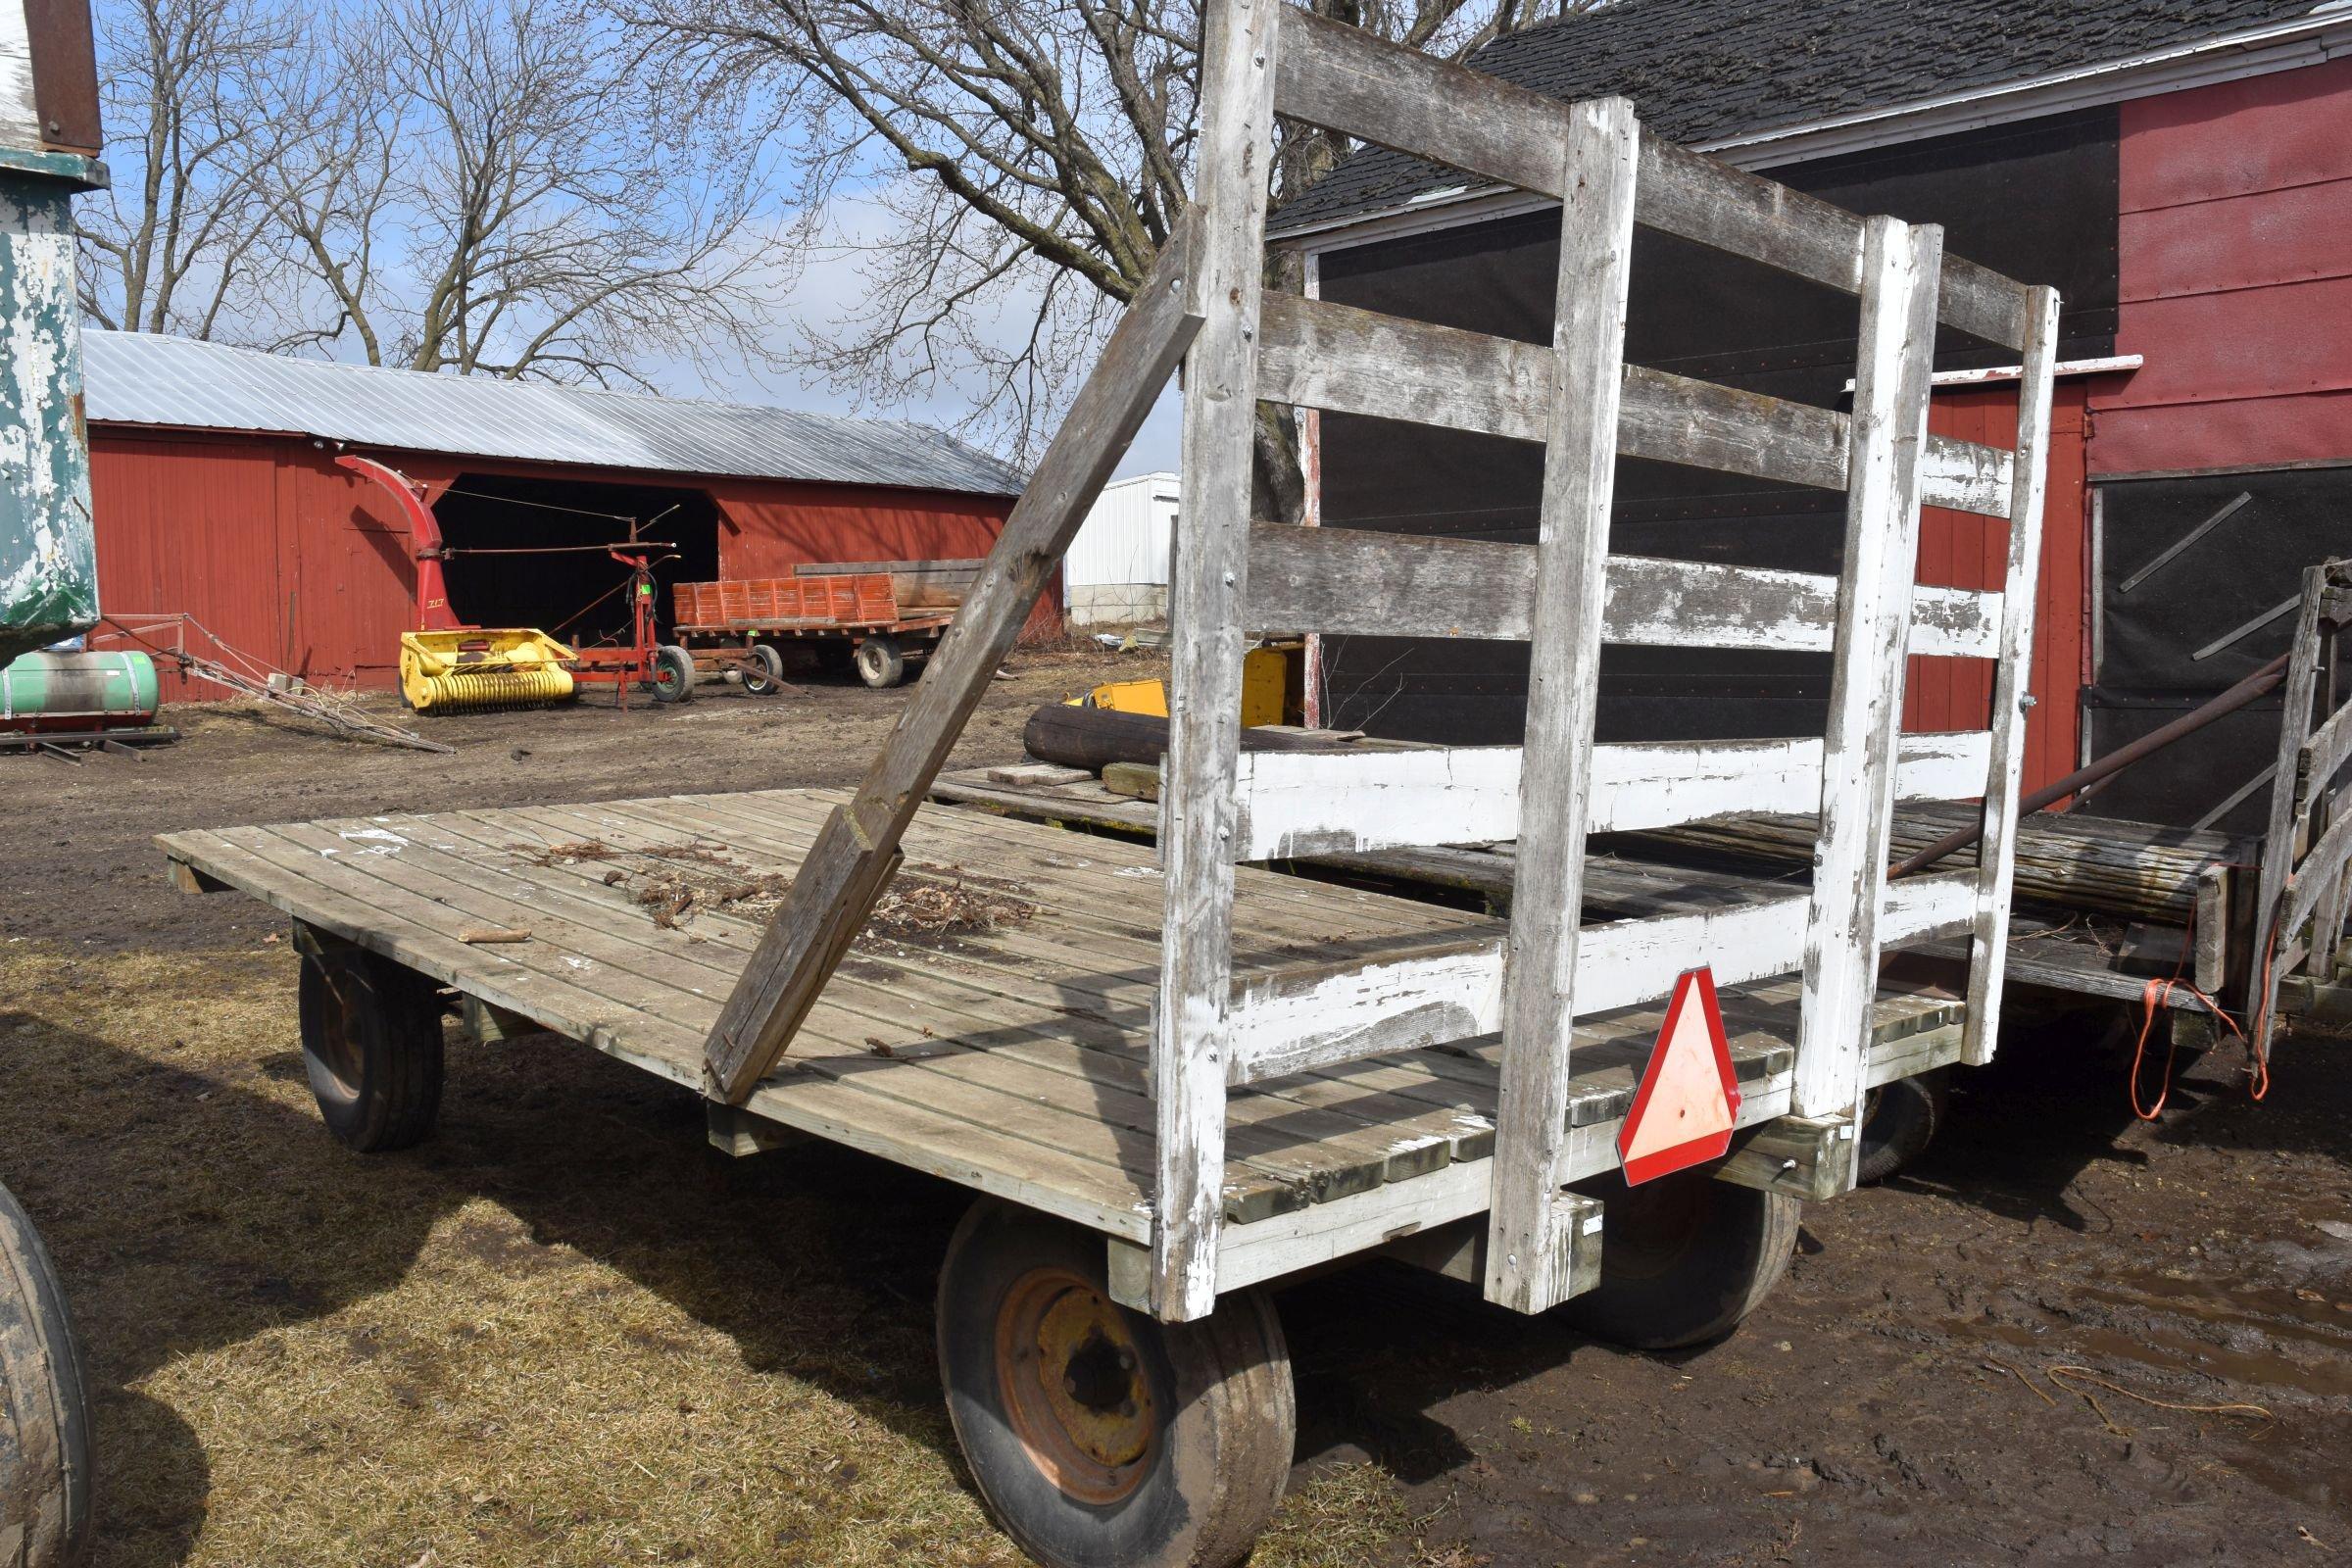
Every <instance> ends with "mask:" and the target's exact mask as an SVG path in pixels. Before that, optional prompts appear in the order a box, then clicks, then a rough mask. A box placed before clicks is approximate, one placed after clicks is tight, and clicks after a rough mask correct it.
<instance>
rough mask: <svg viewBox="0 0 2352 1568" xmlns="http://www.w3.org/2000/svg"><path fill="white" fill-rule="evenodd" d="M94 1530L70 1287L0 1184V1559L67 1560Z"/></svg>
mask: <svg viewBox="0 0 2352 1568" xmlns="http://www.w3.org/2000/svg"><path fill="white" fill-rule="evenodd" d="M89 1535H90V1406H89V1394H88V1385H87V1382H86V1380H85V1379H84V1377H83V1375H82V1369H81V1348H80V1347H79V1345H78V1344H76V1343H75V1341H74V1338H73V1320H72V1319H71V1318H70V1317H69V1316H68V1315H67V1312H66V1298H65V1293H64V1292H62V1291H61V1290H59V1289H58V1284H57V1270H56V1267H55V1266H54V1265H53V1264H52V1263H51V1262H50V1261H49V1251H48V1249H46V1248H44V1247H43V1246H42V1245H41V1238H40V1236H39V1235H38V1234H37V1233H36V1232H35V1231H34V1230H33V1228H32V1221H30V1220H29V1219H27V1218H25V1210H24V1209H22V1208H20V1207H18V1206H17V1201H16V1199H15V1198H13V1197H11V1196H10V1195H9V1191H8V1189H7V1188H5V1187H0V1568H66V1565H67V1564H70V1563H74V1562H78V1561H79V1560H80V1559H81V1557H82V1554H83V1550H84V1548H85V1547H86V1546H87V1545H88V1544H89Z"/></svg>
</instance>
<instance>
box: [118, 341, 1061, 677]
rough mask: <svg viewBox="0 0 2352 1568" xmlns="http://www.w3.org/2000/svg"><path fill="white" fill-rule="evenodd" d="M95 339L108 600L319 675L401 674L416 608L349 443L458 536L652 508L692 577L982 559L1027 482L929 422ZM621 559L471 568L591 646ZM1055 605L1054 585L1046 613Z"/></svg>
mask: <svg viewBox="0 0 2352 1568" xmlns="http://www.w3.org/2000/svg"><path fill="white" fill-rule="evenodd" d="M82 342H83V355H84V378H85V381H86V387H87V391H86V397H87V406H88V414H89V423H90V470H91V472H90V490H91V503H92V512H93V515H94V517H95V522H96V528H97V536H98V582H99V593H100V602H101V603H102V604H103V605H104V607H105V608H106V610H107V611H108V613H115V614H121V613H141V612H149V613H171V612H177V613H186V614H189V615H192V616H193V617H195V619H197V620H198V621H199V622H201V623H202V624H203V625H204V626H205V627H206V628H207V629H208V630H210V631H211V632H213V633H214V634H216V635H217V636H219V637H220V638H221V640H223V641H224V642H226V643H228V644H230V645H232V646H234V647H235V648H237V649H239V650H242V651H243V652H244V653H246V654H249V655H251V656H252V657H254V658H255V659H258V660H260V661H263V662H266V663H268V664H270V665H272V666H274V667H276V668H280V669H285V670H290V671H293V672H295V673H297V674H300V675H303V676H306V677H308V678H310V679H312V680H317V681H336V682H341V681H349V680H356V681H357V682H358V683H359V684H361V685H363V686H389V685H391V684H392V683H393V677H394V673H395V667H396V665H397V662H398V659H399V649H400V634H401V632H402V631H404V630H407V629H411V628H413V627H414V626H415V625H416V624H417V618H416V617H417V607H416V563H415V559H414V555H413V552H412V549H411V545H410V540H409V537H408V533H407V530H406V528H405V526H404V525H403V523H402V521H401V519H400V517H399V515H398V511H397V508H396V507H395V506H394V504H393V500H392V498H391V497H390V496H389V495H387V494H386V493H385V492H384V491H383V490H381V489H380V488H378V487H377V486H375V485H374V484H372V483H370V482H368V481H367V480H365V479H362V478H360V477H359V476H357V475H355V474H353V473H350V472H348V471H346V470H344V469H341V468H338V467H336V466H335V464H334V459H335V458H336V457H337V456H338V455H339V454H341V453H344V452H356V453H361V454H364V455H366V456H368V457H370V458H373V459H375V460H377V461H379V462H381V463H384V464H386V465H388V466H391V467H393V468H396V469H398V470H399V471H400V472H401V473H403V474H405V475H407V476H408V477H409V478H410V479H412V480H415V481H417V482H418V483H420V484H421V485H423V486H424V489H425V496H426V498H427V500H428V501H429V502H430V503H431V505H432V508H433V511H434V515H435V516H436V518H437V519H438V520H439V522H440V525H441V529H442V532H443V534H444V536H445V537H446V539H447V541H448V543H449V544H450V545H451V547H452V548H455V549H467V548H470V549H476V550H519V549H524V548H535V547H543V546H549V545H562V546H573V547H577V546H590V547H593V546H595V545H597V544H601V543H604V542H607V541H615V540H619V539H621V538H623V537H625V536H626V534H627V532H628V530H629V529H630V528H631V527H635V528H636V529H638V530H639V535H640V537H643V538H647V539H655V540H662V541H664V542H667V543H669V544H671V545H672V546H673V547H674V549H675V553H676V555H677V557H678V559H677V560H675V561H672V562H670V563H668V564H665V565H664V566H662V568H661V570H662V575H663V577H664V579H665V580H674V581H702V580H708V579H711V578H717V577H751V576H762V575H776V574H781V573H783V572H785V571H787V570H789V569H790V568H791V567H793V566H795V565H798V564H805V563H814V562H835V561H907V560H932V559H951V560H953V559H961V558H968V557H973V556H981V555H985V554H987V552H988V550H989V547H990V546H991V545H992V544H994V542H995V540H996V536H997V533H998V530H999V529H1000V528H1001V527H1002V526H1003V525H1004V521H1005V515H1006V514H1007V513H1008V512H1009V511H1010V510H1011V506H1012V501H1013V498H1014V497H1015V496H1016V495H1017V494H1018V492H1019V490H1020V487H1021V484H1022V477H1021V475H1020V474H1019V473H1018V472H1017V471H1015V470H1014V469H1012V468H1011V467H1009V466H1006V465H1005V464H1003V463H1001V462H999V461H997V460H996V459H994V458H992V457H990V456H988V455H987V454H986V453H984V452H981V451H978V450H977V449H975V448H973V447H971V446H968V445H966V444H965V443H963V442H960V441H957V440H956V439H955V438H953V437H951V436H948V435H945V434H942V433H941V432H939V431H936V430H931V429H926V428H923V427H921V426H919V425H913V424H903V423H896V422H890V421H883V420H873V419H852V418H840V417H830V416H825V415H814V414H797V413H793V412H790V411H787V410H783V409H774V408H762V407H748V406H741V405H728V404H717V403H703V402H690V401H684V400H677V399H668V398H656V397H647V396H641V395H636V394H630V393H619V392H603V391H595V390H589V389H584V388H579V387H560V386H550V385H545V384H541V383H533V382H517V381H503V380H489V379H481V378H472V377H457V376H444V375H427V374H423V373H420V372H417V371H412V370H385V369H373V368H364V367H357V366H347V365H333V364H327V363H324V362H320V361H313V360H292V359H286V358H282V357H279V356H275V355H270V354H261V353H256V352H254V351H252V350H248V349H236V348H229V347H225V346H223V345H220V344H214V343H200V342H195V341H192V340H189V339H185V338H172V337H159V336H154V335H150V334H145V333H127V332H107V331H95V330H93V331H88V332H85V333H84V335H83V340H82ZM623 575H624V573H623V568H621V567H620V566H618V565H616V564H614V563H613V561H611V560H610V559H609V558H608V557H606V556H605V555H603V554H602V553H601V552H600V551H597V550H595V549H593V548H588V549H573V550H571V551H569V552H567V553H564V554H517V555H480V556H464V557H459V558H458V559H456V560H453V561H452V562H451V563H450V564H449V578H450V592H451V598H452V600H453V601H454V603H455V606H456V609H457V612H458V613H459V614H460V615H462V616H463V617H464V618H466V619H467V620H469V621H472V622H474V623H476V624H479V625H490V626H535V627H539V628H541V629H544V630H547V631H550V632H559V628H561V631H560V632H559V634H560V635H568V636H571V637H573V638H576V639H577V640H580V641H586V642H594V641H598V640H600V639H603V638H607V637H616V636H617V635H618V634H620V633H622V632H624V631H625V629H626V627H627V624H628V609H627V606H626V604H625V602H624V601H623V600H622V598H621V596H620V595H619V594H618V593H617V592H616V589H617V588H618V586H619V585H620V584H621V582H622V581H623ZM660 605H661V613H662V614H663V615H666V614H667V613H668V596H667V595H666V594H663V595H662V597H661V600H660ZM1057 614H1058V611H1057V608H1056V607H1055V605H1054V604H1053V603H1052V602H1049V603H1048V604H1046V605H1042V606H1041V607H1040V612H1039V616H1038V617H1037V620H1036V622H1035V623H1034V624H1035V625H1036V627H1038V628H1039V629H1042V628H1044V627H1045V626H1046V625H1047V624H1049V623H1050V622H1053V621H1054V620H1055V619H1056V618H1057ZM166 695H167V696H172V695H175V694H174V693H172V692H171V691H169V690H167V693H166ZM187 695H202V694H198V693H191V694H187Z"/></svg>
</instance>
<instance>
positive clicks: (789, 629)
mask: <svg viewBox="0 0 2352 1568" xmlns="http://www.w3.org/2000/svg"><path fill="white" fill-rule="evenodd" d="M980 565H981V564H980V563H979V562H977V561H859V562H839V563H829V564H818V565H809V566H801V567H797V568H795V569H794V571H793V573H792V574H791V575H790V576H786V577H752V578H739V579H733V580H728V581H722V582H682V583H678V584H677V585H675V587H674V588H673V589H672V590H671V594H672V600H673V612H674V613H673V618H674V621H675V624H676V631H677V637H678V641H679V642H680V643H681V644H682V645H684V647H685V648H686V650H687V651H688V653H689V654H690V655H692V656H693V657H694V658H695V660H696V662H697V663H698V664H706V663H711V664H712V667H716V666H715V664H714V663H713V661H714V660H718V659H721V658H728V657H731V658H733V659H736V660H744V659H749V660H751V661H753V662H756V663H757V664H758V665H759V671H758V673H757V674H755V675H753V676H751V677H749V680H748V683H749V684H750V685H751V687H752V689H753V690H754V691H755V692H756V693H758V692H766V691H773V690H775V688H776V683H777V682H779V681H780V680H781V679H782V678H783V673H784V659H783V655H782V653H781V652H780V649H781V648H783V647H786V646H790V645H793V644H812V645H814V647H815V650H816V652H817V654H818V657H819V658H820V659H821V658H822V657H823V656H824V654H825V652H826V651H827V650H832V649H838V650H840V651H841V652H842V653H843V654H845V655H846V656H847V659H848V662H849V663H850V665H851V667H853V668H854V669H856V670H857V672H858V679H860V680H862V681H864V682H865V684H866V685H868V686H872V687H877V688H883V687H891V686H896V685H898V684H899V683H900V682H901V681H903V680H905V679H906V678H907V668H908V666H909V665H910V664H915V663H920V662H923V661H925V660H927V659H929V658H930V657H931V652H932V650H933V649H934V648H936V647H937V646H938V645H939V639H940V638H941V637H942V636H943V635H945V634H946V632H947V629H948V625H949V623H950V622H952V621H953V620H954V619H955V618H956V607H957V606H958V605H960V604H962V603H963V596H964V594H965V593H966V592H968V591H969V589H970V585H971V582H972V579H973V578H974V577H976V576H977V575H978V574H979V570H980Z"/></svg>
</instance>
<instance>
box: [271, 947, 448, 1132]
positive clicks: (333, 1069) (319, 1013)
mask: <svg viewBox="0 0 2352 1568" xmlns="http://www.w3.org/2000/svg"><path fill="white" fill-rule="evenodd" d="M301 940H302V943H303V949H304V951H303V956H302V983H301V986H300V989H299V993H298V997H299V1002H300V1010H301V1014H302V1059H303V1065H304V1066H305V1067H307V1068H308V1069H309V1070H310V1076H311V1093H312V1094H313V1095H315V1096H317V1097H318V1100H319V1115H321V1116H323V1117H324V1118H325V1119H326V1125H327V1128H328V1130H329V1131H331V1132H332V1133H333V1134H334V1135H335V1136H336V1137H337V1138H340V1139H342V1140H343V1142H345V1143H347V1144H349V1145H350V1146H351V1147H352V1148H354V1149H356V1150H359V1151H360V1152H362V1153H376V1152H382V1151H386V1150H394V1149H407V1148H408V1147H410V1146H411V1145H413V1144H417V1143H419V1142H421V1141H422V1140H423V1139H424V1138H425V1136H426V1135H427V1134H429V1133H431V1132H432V1130H433V1123H434V1121H435V1119H436V1118H437V1117H438V1116H439V1115H440V1113H441V1000H440V997H439V995H438V993H437V992H436V990H435V988H434V986H433V983H432V982H431V981H430V980H427V979H426V978H425V977H424V976H423V975H420V974H418V973H417V971H416V970H414V969H411V968H409V967H408V966H406V965H405V964H400V963H395V962H393V961H392V960H391V959H389V958H385V957H380V956H377V955H375V954H372V953H369V952H368V951H367V950H366V949H365V948H357V947H353V946H351V945H350V944H348V943H342V942H335V941H332V940H329V939H324V938H321V937H319V936H318V935H317V934H315V933H313V934H309V935H305V936H303V937H302V938H301Z"/></svg>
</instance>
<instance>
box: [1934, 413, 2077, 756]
mask: <svg viewBox="0 0 2352 1568" xmlns="http://www.w3.org/2000/svg"><path fill="white" fill-rule="evenodd" d="M2083 399H2084V384H2083V383H2082V382H2080V381H2065V382H2060V383H2059V386H2058V394H2057V398H2056V402H2055V406H2054V407H2053V408H2052V410H2051V412H2050V436H2051V441H2050V473H2049V490H2048V495H2047V498H2046V500H2045V501H2044V502H2043V510H2042V523H2041V583H2040V590H2039V592H2038V593H2037V594H2036V596H2035V607H2034V675H2033V680H2032V682H2031V684H2030V687H2029V689H2030V690H2031V691H2032V692H2033V694H2034V704H2035V706H2034V711H2032V712H2031V713H2029V714H2028V715H2027V716H2026V775H2025V787H2026V788H2027V789H2029V790H2032V789H2037V788H2039V787H2040V786H2041V785H2044V784H2047V783H2049V782H2050V781H2052V780H2053V779H2058V778H2063V777H2065V776H2066V775H2067V774H2069V773H2071V772H2073V771H2074V770H2075V767H2076V765H2077V763H2078V761H2079V760H2080V753H2079V750H2078V749H2079V748H2080V746H2081V745H2082V713H2081V706H2082V705H2081V693H2080V688H2081V686H2082V683H2083V681H2084V680H2086V679H2087V678H2088V677H2087V675H2086V674H2085V661H2086V658H2087V653H2086V649H2085V646H2084V642H2083V628H2082V619H2083V607H2084V606H2085V604H2086V603H2087V602H2088V601H2087V600H2086V599H2085V597H2084V581H2085V574H2086V570H2087V566H2088V556H2089V548H2088V544H2087V540H2088V528H2087V524H2086V521H2085V519H2086V517H2087V513H2086V511H2085V508H2084V501H2083V473H2082V468H2083V462H2082V456H2083V454H2082V422H2083V421H2082V407H2083ZM1929 426H1930V428H1932V429H1933V430H1934V431H1935V432H1936V434H1938V435H1947V436H1955V437H1958V438H1960V439H1962V440H1967V441H1977V442H1982V443H1983V444H1985V446H1992V447H2003V448H2011V447H2015V446H2016V445H2017V389H2016V388H2015V387H1982V388H1969V389H1966V390H1955V391H1950V392H1942V393H1938V394H1937V395H1936V402H1935V405H1934V408H1933V412H1932V413H1931V416H1930V418H1929ZM2008 531H2009V530H2008V526H2007V524H2006V523H2003V522H2001V521H1999V520H1997V519H1995V518H1991V517H1979V516H1974V515H1970V514H1968V513H1964V512H1947V511H1944V510H1943V509H1941V508H1939V507H1930V508H1928V509H1926V510H1925V511H1924V512H1923V513H1922V514H1921V515H1920V537H1919V581H1921V582H1923V583H1933V584H1936V585H1937V586H1940V587H1946V588H1991V589H1996V590H1997V589H1998V588H2000V586H2001V585H2002V583H2003V581H2004V580H2005V579H2006V577H2007V576H2008V570H2009V562H2008ZM1991 706H1992V666H1991V665H1990V664H1988V663H1986V662H1985V661H1983V660H1978V659H1914V660H1912V661H1911V667H1910V673H1909V679H1908V681H1907V683H1906V685H1905V688H1904V693H1903V727H1904V728H1905V729H1908V730H1963V729H1983V728H1984V727H1985V719H1986V716H1987V715H1988V713H1989V712H1990V711H1991Z"/></svg>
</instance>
